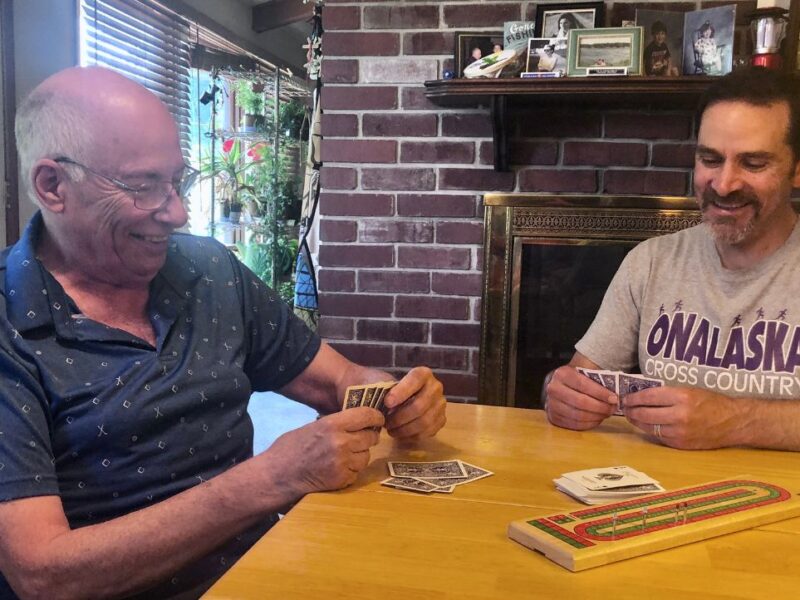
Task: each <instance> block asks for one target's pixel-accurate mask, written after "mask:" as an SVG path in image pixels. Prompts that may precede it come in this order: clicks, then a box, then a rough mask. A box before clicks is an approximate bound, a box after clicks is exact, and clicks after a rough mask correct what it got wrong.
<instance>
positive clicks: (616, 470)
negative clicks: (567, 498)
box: [562, 466, 658, 491]
mask: <svg viewBox="0 0 800 600" xmlns="http://www.w3.org/2000/svg"><path fill="white" fill-rule="evenodd" d="M562 477H565V478H566V479H569V480H571V481H574V482H575V483H578V484H580V485H581V486H583V487H584V488H586V489H587V490H591V491H597V490H608V489H611V488H620V487H627V486H632V485H644V484H649V483H658V482H657V481H656V480H655V479H653V478H652V477H649V476H647V475H645V474H644V473H642V472H640V471H637V470H635V469H631V468H630V467H626V466H618V467H603V468H600V469H586V470H583V471H572V472H570V473H564V474H563V475H562Z"/></svg>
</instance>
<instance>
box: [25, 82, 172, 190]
mask: <svg viewBox="0 0 800 600" xmlns="http://www.w3.org/2000/svg"><path fill="white" fill-rule="evenodd" d="M145 125H148V127H146V128H145V127H144V126H145ZM145 129H147V130H151V131H153V130H154V131H159V132H160V134H161V135H162V136H163V135H164V133H165V132H166V134H167V135H174V136H175V143H176V144H177V129H176V128H175V124H174V121H173V120H172V117H171V116H170V114H169V111H168V110H167V108H166V106H165V105H164V104H163V103H162V102H161V100H159V99H158V97H156V96H155V95H154V94H153V93H152V92H150V91H149V90H147V89H146V88H144V87H143V86H141V85H139V84H138V83H136V82H134V81H131V80H130V79H128V78H126V77H124V76H122V75H120V74H119V73H117V72H115V71H111V70H109V69H104V68H101V67H73V68H70V69H65V70H63V71H60V72H58V73H56V74H54V75H52V76H51V77H48V78H47V79H46V80H44V81H43V82H42V83H41V84H39V85H38V86H37V87H36V88H35V89H34V90H33V91H32V92H31V93H30V95H29V96H28V97H27V98H26V99H25V101H24V102H23V103H22V105H21V106H20V107H19V110H18V111H17V118H16V126H15V130H16V136H17V147H18V150H19V159H20V167H21V170H22V173H24V174H25V176H24V178H23V181H24V191H25V193H26V195H28V197H29V198H31V199H32V200H33V201H34V202H37V197H36V194H35V193H34V191H33V189H32V187H31V185H30V177H29V174H30V173H31V169H32V168H33V166H34V165H35V163H36V161H38V160H40V159H42V158H51V159H52V158H57V157H59V156H67V157H69V158H72V159H73V160H76V161H79V162H85V163H91V164H92V165H95V166H97V167H98V168H105V167H110V166H113V161H114V159H115V157H118V156H120V155H121V154H123V153H124V154H127V155H130V154H131V153H134V154H135V153H136V152H137V148H138V147H139V146H140V143H139V141H140V140H141V139H142V136H145V137H146V136H147V132H146V131H144V130H145ZM146 141H147V140H145V142H146ZM145 145H146V144H145ZM71 176H72V177H73V178H74V179H79V178H80V177H81V176H82V173H81V172H80V171H79V170H73V171H72V172H71Z"/></svg>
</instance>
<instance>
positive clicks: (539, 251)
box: [479, 194, 700, 408]
mask: <svg viewBox="0 0 800 600" xmlns="http://www.w3.org/2000/svg"><path fill="white" fill-rule="evenodd" d="M484 204H485V207H486V208H485V223H484V226H485V238H484V247H485V257H484V258H485V262H484V288H483V304H482V310H483V318H482V335H481V348H480V350H481V354H480V397H479V402H481V403H484V404H501V405H507V406H517V407H525V408H535V407H539V406H540V398H541V390H542V383H543V381H544V377H545V375H546V374H547V373H548V372H549V371H550V370H552V369H554V368H556V367H558V366H560V365H563V364H565V363H567V362H569V360H570V358H571V357H572V355H573V353H574V351H575V350H574V345H575V342H577V341H578V339H580V338H581V337H582V336H583V334H584V332H585V331H586V329H587V328H588V326H589V324H590V323H591V322H592V320H593V319H594V316H595V313H596V312H597V309H598V308H599V306H600V302H601V301H602V299H603V295H604V294H605V290H606V288H607V287H608V284H609V283H610V282H611V278H612V277H613V276H614V273H616V271H617V268H618V267H619V265H620V263H621V262H622V259H623V258H624V257H625V255H626V254H627V253H628V252H629V251H630V249H631V248H633V247H634V246H635V245H636V244H637V243H638V242H640V241H642V240H644V239H646V238H648V237H651V236H654V235H662V234H665V233H671V232H673V231H678V230H679V229H683V228H685V227H689V226H691V225H694V224H695V223H697V222H699V220H700V215H699V212H698V211H697V210H696V205H695V203H694V200H693V199H690V198H673V197H639V196H635V197H633V196H553V195H536V194H489V195H487V196H486V197H485V199H484Z"/></svg>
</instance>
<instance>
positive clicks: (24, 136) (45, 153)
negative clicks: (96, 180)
mask: <svg viewBox="0 0 800 600" xmlns="http://www.w3.org/2000/svg"><path fill="white" fill-rule="evenodd" d="M14 132H15V134H16V137H17V152H18V153H19V166H20V172H21V173H22V182H21V183H22V186H21V187H22V193H23V194H24V195H25V196H27V197H28V199H29V200H30V201H31V202H33V203H34V204H36V205H37V206H38V205H39V198H38V196H37V195H36V191H35V190H34V189H33V187H32V186H31V180H30V176H31V169H33V165H34V164H35V163H36V161H38V160H40V159H42V158H51V159H52V158H58V157H61V156H66V157H69V158H71V159H73V160H76V161H78V162H86V160H87V157H88V154H89V152H90V148H91V139H92V136H91V119H90V115H89V114H87V110H86V108H85V107H81V106H80V105H78V104H76V101H75V100H74V99H72V98H69V97H64V96H61V95H57V94H55V93H53V92H52V91H44V90H34V91H33V92H32V93H31V94H30V95H29V96H28V97H27V98H26V99H25V100H24V101H23V102H22V104H21V105H20V107H19V109H18V110H17V116H16V121H15V124H14ZM64 167H65V169H66V171H67V174H68V175H69V177H70V178H71V179H72V180H73V181H80V180H81V179H82V178H83V177H84V173H83V170H82V169H80V168H78V167H74V166H72V165H64Z"/></svg>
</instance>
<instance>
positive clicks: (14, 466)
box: [0, 214, 320, 587]
mask: <svg viewBox="0 0 800 600" xmlns="http://www.w3.org/2000/svg"><path fill="white" fill-rule="evenodd" d="M42 227H43V224H42V219H41V215H39V214H37V215H36V216H35V217H34V218H33V219H32V221H31V223H30V224H29V225H28V227H27V229H26V230H25V233H24V235H23V237H22V239H21V240H20V241H19V242H18V243H17V244H15V245H14V246H12V247H10V248H7V249H6V250H5V252H4V253H3V255H2V257H0V375H1V376H0V501H7V500H11V499H17V498H24V497H30V496H42V495H58V496H60V497H61V499H62V502H63V505H64V510H65V512H66V515H67V518H68V519H69V522H70V525H71V526H72V527H73V528H75V527H81V526H85V525H89V524H93V523H98V522H101V521H105V520H108V519H112V518H115V517H118V516H121V515H124V514H127V513H129V512H132V511H135V510H137V509H140V508H143V507H146V506H148V505H150V504H151V503H154V502H159V501H160V500H164V499H165V498H168V497H170V496H172V495H174V494H177V493H179V492H181V491H183V490H185V489H187V488H190V487H192V486H194V485H197V484H198V483H201V482H203V481H206V480H208V479H210V478H212V477H214V476H215V475H218V474H219V473H222V472H223V471H225V470H226V469H227V468H229V467H231V466H232V465H234V464H236V463H237V462H239V461H242V460H246V459H248V458H250V457H251V456H252V452H253V450H252V448H253V441H252V440H253V426H252V422H251V420H250V417H249V416H248V414H247V402H248V400H249V398H250V394H251V392H252V391H268V390H275V389H279V388H281V387H282V386H284V385H285V384H287V383H288V382H290V381H291V380H292V379H293V378H294V377H296V376H297V375H298V374H300V373H301V372H302V371H303V370H304V369H305V368H306V366H308V364H309V363H310V362H311V360H312V359H313V357H314V356H315V354H316V352H317V351H318V350H319V346H320V340H319V338H318V337H317V336H316V335H315V334H313V333H312V332H311V331H310V330H308V328H306V326H305V325H304V324H303V323H302V322H301V321H300V320H299V319H297V318H296V317H295V316H294V315H293V314H292V312H291V310H290V309H289V307H288V306H287V305H286V304H285V303H283V302H282V301H281V300H280V298H279V297H278V296H277V294H275V292H273V291H272V290H270V289H269V288H268V287H267V286H266V285H264V284H263V283H262V282H261V281H260V280H259V279H258V278H257V277H256V276H255V275H254V274H253V273H252V272H250V271H249V270H248V269H247V268H246V267H244V266H243V265H242V264H241V263H240V262H239V261H238V260H237V259H236V257H235V256H234V255H233V254H232V253H231V252H230V251H228V250H227V249H226V248H225V247H224V246H222V245H221V244H219V243H217V242H216V241H214V240H212V239H209V238H198V237H194V236H189V235H184V234H175V235H173V236H172V239H171V243H170V248H169V252H168V255H167V260H166V263H165V265H164V267H163V268H162V269H161V271H160V272H159V273H158V275H157V276H156V277H155V279H154V280H153V282H152V283H151V289H150V302H149V305H148V313H149V315H150V320H151V323H152V324H153V327H154V329H155V332H156V336H157V347H156V348H153V347H152V346H150V345H149V344H148V343H147V342H145V341H144V340H141V339H139V338H137V337H135V336H133V335H132V334H129V333H127V332H124V331H121V330H118V329H114V328H112V327H108V326H106V325H103V324H101V323H98V322H96V321H92V320H91V319H88V318H86V317H84V316H83V315H81V314H80V312H79V309H78V308H77V307H76V306H75V304H74V303H73V301H72V300H71V299H70V298H69V297H68V296H67V295H66V293H65V292H64V290H63V288H62V287H61V286H60V285H59V283H58V282H57V281H56V280H55V279H54V278H53V277H52V276H51V275H50V274H49V273H48V272H47V271H46V270H45V269H44V267H43V266H42V264H41V263H40V262H39V261H38V260H37V259H36V258H35V247H36V241H37V237H38V235H39V232H40V231H41V228H42ZM222 562H223V563H224V562H226V561H225V560H224V558H223V559H222ZM205 576H206V577H208V572H206V573H205ZM0 587H2V586H0Z"/></svg>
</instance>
